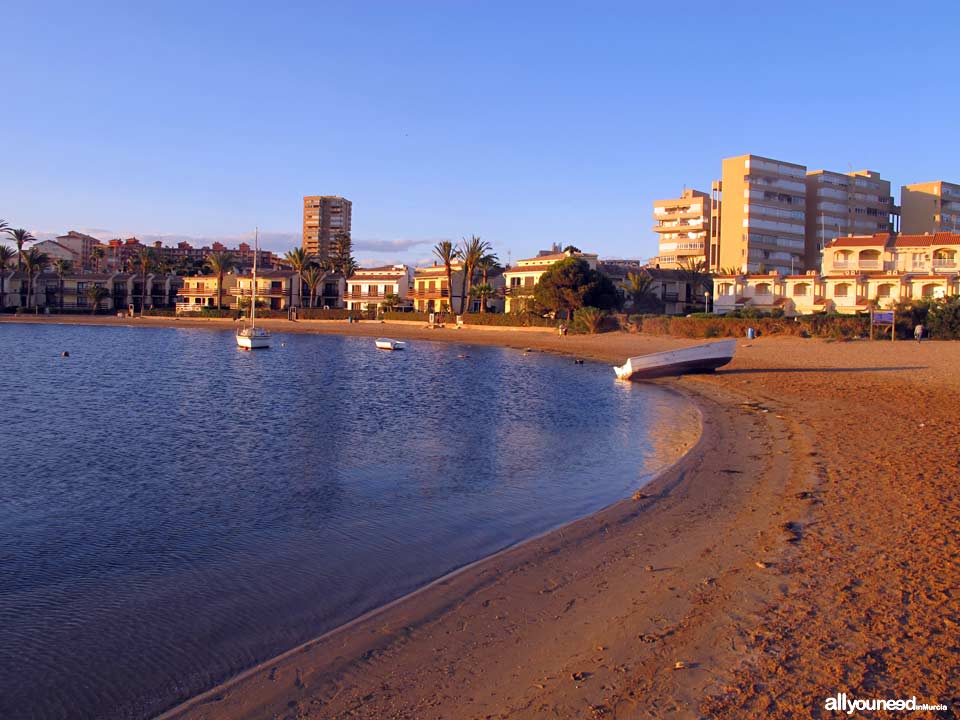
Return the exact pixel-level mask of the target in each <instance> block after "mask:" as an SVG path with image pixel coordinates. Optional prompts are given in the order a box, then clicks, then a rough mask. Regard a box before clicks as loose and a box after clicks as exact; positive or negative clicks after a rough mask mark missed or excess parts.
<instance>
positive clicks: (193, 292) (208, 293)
mask: <svg viewBox="0 0 960 720" xmlns="http://www.w3.org/2000/svg"><path fill="white" fill-rule="evenodd" d="M180 294H181V295H185V296H189V297H216V295H217V291H216V290H213V289H211V288H206V287H199V288H195V287H184V288H180ZM223 294H224V295H227V290H226V289H224V291H223Z"/></svg>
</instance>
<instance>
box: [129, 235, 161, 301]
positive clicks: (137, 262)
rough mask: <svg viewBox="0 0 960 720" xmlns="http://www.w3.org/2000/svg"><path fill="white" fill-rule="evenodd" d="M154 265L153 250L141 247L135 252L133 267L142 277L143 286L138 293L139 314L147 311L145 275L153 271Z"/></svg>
mask: <svg viewBox="0 0 960 720" xmlns="http://www.w3.org/2000/svg"><path fill="white" fill-rule="evenodd" d="M155 264H156V254H155V253H154V252H153V248H150V247H142V248H140V249H139V250H137V254H136V255H135V256H134V258H133V266H134V268H136V270H137V272H139V273H140V274H141V275H142V276H143V285H142V286H141V291H140V314H141V315H142V314H143V311H144V310H146V309H147V275H149V274H150V271H152V270H153V268H154V266H155Z"/></svg>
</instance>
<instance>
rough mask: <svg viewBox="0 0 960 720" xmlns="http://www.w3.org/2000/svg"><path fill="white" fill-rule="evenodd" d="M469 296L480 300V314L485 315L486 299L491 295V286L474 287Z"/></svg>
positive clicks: (480, 285) (485, 284)
mask: <svg viewBox="0 0 960 720" xmlns="http://www.w3.org/2000/svg"><path fill="white" fill-rule="evenodd" d="M470 294H471V295H473V296H474V297H475V298H478V299H479V300H480V312H481V313H485V312H486V311H487V298H488V297H490V296H491V295H493V286H492V285H491V284H490V283H480V284H479V285H474V286H473V289H472V290H471V291H470Z"/></svg>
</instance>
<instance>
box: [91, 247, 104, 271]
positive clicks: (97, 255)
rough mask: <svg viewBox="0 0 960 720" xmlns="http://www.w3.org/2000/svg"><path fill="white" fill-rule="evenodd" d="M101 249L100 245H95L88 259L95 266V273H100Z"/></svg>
mask: <svg viewBox="0 0 960 720" xmlns="http://www.w3.org/2000/svg"><path fill="white" fill-rule="evenodd" d="M103 254H104V253H103V248H102V247H101V246H100V245H97V246H96V247H94V248H93V250H91V251H90V259H91V260H93V262H94V264H95V265H96V268H97V272H100V261H101V260H103Z"/></svg>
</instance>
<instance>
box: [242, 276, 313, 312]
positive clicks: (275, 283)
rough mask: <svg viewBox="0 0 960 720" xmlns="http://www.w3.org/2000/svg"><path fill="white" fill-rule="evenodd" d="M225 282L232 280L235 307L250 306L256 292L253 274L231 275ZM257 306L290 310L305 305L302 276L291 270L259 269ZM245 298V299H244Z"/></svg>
mask: <svg viewBox="0 0 960 720" xmlns="http://www.w3.org/2000/svg"><path fill="white" fill-rule="evenodd" d="M228 277H229V278H230V279H229V280H228V279H227V277H225V278H224V282H225V283H226V282H231V283H232V287H231V288H230V296H231V305H232V306H233V307H235V308H242V307H246V306H248V303H249V301H250V296H251V295H253V293H254V287H253V277H252V275H231V276H228ZM256 296H257V307H258V308H259V307H264V308H266V309H269V310H288V309H289V308H291V307H303V304H302V300H303V298H301V296H300V276H299V275H298V274H297V273H295V272H292V271H290V270H267V271H265V272H260V271H259V270H258V271H257V286H256ZM244 298H245V300H244Z"/></svg>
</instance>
